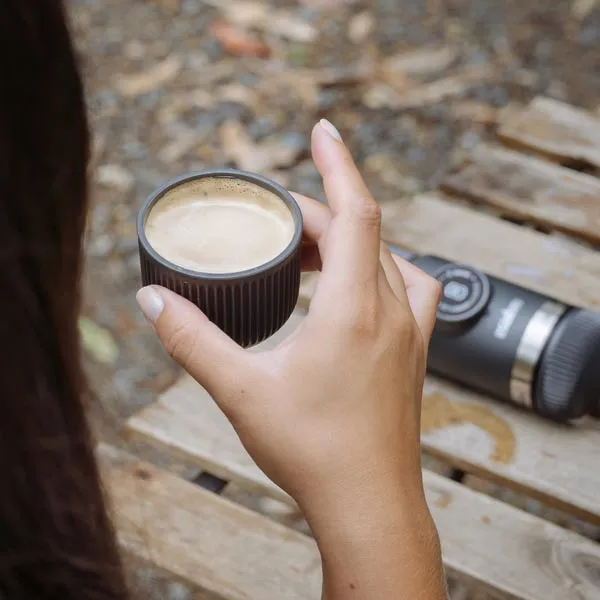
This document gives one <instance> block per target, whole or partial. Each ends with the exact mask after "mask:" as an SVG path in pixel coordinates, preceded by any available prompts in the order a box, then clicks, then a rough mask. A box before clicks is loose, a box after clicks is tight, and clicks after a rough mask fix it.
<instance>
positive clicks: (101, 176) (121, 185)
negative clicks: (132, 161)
mask: <svg viewBox="0 0 600 600" xmlns="http://www.w3.org/2000/svg"><path fill="white" fill-rule="evenodd" d="M96 182H97V183H99V184H100V185H105V186H107V187H112V188H115V189H117V190H119V191H121V192H127V191H129V190H131V188H133V186H134V184H135V179H134V177H133V174H132V173H131V172H130V171H128V170H127V169H126V168H125V167H122V166H120V165H102V166H100V167H98V169H97V170H96Z"/></svg>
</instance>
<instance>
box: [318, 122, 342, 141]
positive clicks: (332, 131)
mask: <svg viewBox="0 0 600 600" xmlns="http://www.w3.org/2000/svg"><path fill="white" fill-rule="evenodd" d="M319 125H321V127H322V128H323V129H324V130H325V131H326V132H327V133H328V134H329V135H330V136H331V137H332V138H333V139H334V140H336V141H337V142H342V143H343V141H344V140H342V136H341V134H340V132H339V131H338V130H337V128H336V126H335V125H334V124H333V123H331V122H330V121H328V120H327V119H321V121H320V122H319Z"/></svg>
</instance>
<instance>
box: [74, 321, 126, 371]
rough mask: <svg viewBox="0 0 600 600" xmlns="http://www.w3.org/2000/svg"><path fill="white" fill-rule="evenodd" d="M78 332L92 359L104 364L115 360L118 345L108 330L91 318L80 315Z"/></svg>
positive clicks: (112, 362)
mask: <svg viewBox="0 0 600 600" xmlns="http://www.w3.org/2000/svg"><path fill="white" fill-rule="evenodd" d="M79 333H80V335H81V344H82V346H83V348H84V349H85V350H86V352H88V353H89V354H90V356H91V357H92V358H93V359H94V360H96V361H97V362H99V363H102V364H105V365H113V364H114V363H115V362H116V361H117V358H119V347H118V346H117V343H116V342H115V340H114V338H113V336H112V334H111V333H110V331H108V330H107V329H104V328H102V327H100V325H98V324H97V323H94V321H92V320H91V319H88V318H86V317H81V318H80V319H79Z"/></svg>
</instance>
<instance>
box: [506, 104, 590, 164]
mask: <svg viewBox="0 0 600 600" xmlns="http://www.w3.org/2000/svg"><path fill="white" fill-rule="evenodd" d="M498 135H499V137H500V138H501V139H502V140H503V141H504V142H505V143H506V144H508V145H512V146H515V147H518V148H522V149H527V150H531V151H534V152H537V153H539V154H541V155H543V156H546V157H547V158H549V159H551V160H555V161H558V162H560V163H562V164H567V165H569V164H572V165H574V166H577V165H579V164H585V165H592V166H594V167H596V168H600V119H598V118H596V117H594V116H593V115H592V114H590V113H589V112H587V111H584V110H582V109H580V108H576V107H574V106H571V105H569V104H565V103H563V102H559V101H558V100H553V99H552V98H547V97H544V96H538V97H537V98H534V99H533V100H532V101H531V102H530V104H529V105H528V106H527V107H525V108H524V109H523V110H510V111H507V112H506V115H505V118H503V119H502V120H501V122H500V127H499V130H498Z"/></svg>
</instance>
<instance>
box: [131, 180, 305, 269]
mask: <svg viewBox="0 0 600 600" xmlns="http://www.w3.org/2000/svg"><path fill="white" fill-rule="evenodd" d="M209 177H214V178H221V179H241V180H242V181H247V182H248V183H253V184H255V185H258V186H259V187H261V188H263V189H266V190H267V191H270V192H272V193H274V194H275V195H277V196H278V197H279V198H280V199H281V200H282V201H283V202H284V203H285V204H286V206H287V207H288V209H289V210H290V212H291V213H292V217H293V219H294V224H295V229H294V235H293V237H292V239H291V241H290V243H289V244H288V245H287V247H286V248H285V249H284V250H283V251H282V252H280V253H279V254H278V255H277V256H275V257H273V258H272V259H271V260H270V261H268V262H266V263H263V264H262V265H259V266H257V267H252V268H251V269H246V270H244V271H235V272H231V273H205V272H203V271H193V270H191V269H186V268H185V267H182V266H180V265H177V264H175V263H173V262H171V261H170V260H167V259H166V258H165V257H164V256H162V255H161V254H159V253H158V252H156V250H154V248H153V247H152V245H151V244H150V242H149V241H148V238H147V237H146V232H145V222H146V219H147V217H148V215H149V214H150V210H151V209H152V208H153V207H154V205H155V204H156V203H157V202H159V201H160V200H161V199H162V198H163V197H164V196H166V195H167V194H168V193H169V192H170V191H171V190H173V189H175V188H176V187H178V186H180V185H183V184H185V183H188V182H190V181H194V180H196V179H206V178H209ZM137 235H138V240H139V242H140V244H142V245H143V247H144V250H145V251H146V252H147V253H148V254H149V255H150V256H151V257H152V259H153V260H155V261H156V262H158V263H159V264H161V265H162V266H163V267H165V268H168V269H170V270H171V271H175V272H176V273H178V274H180V275H185V276H186V277H189V278H191V279H203V280H206V279H210V280H215V281H230V280H236V279H241V278H248V277H253V276H255V275H259V274H261V273H264V272H266V271H269V270H270V269H272V268H273V267H276V266H277V265H279V264H281V263H283V262H285V261H286V260H287V259H288V258H289V257H290V256H292V255H293V254H294V252H296V250H297V248H298V246H299V245H300V242H301V241H302V235H303V218H302V211H301V210H300V206H299V205H298V203H297V202H296V200H295V199H294V197H293V196H292V194H291V193H290V192H289V191H288V190H286V189H285V188H284V187H283V186H281V185H279V184H278V183H277V182H276V181H273V180H272V179H269V178H268V177H265V176H263V175H259V174H258V173H250V172H248V171H241V170H237V169H206V170H202V171H192V172H190V173H185V174H183V175H179V176H178V177H175V178H173V179H171V180H170V181H168V182H167V183H165V184H164V185H162V186H161V187H159V188H158V189H156V190H155V191H154V192H152V193H151V194H150V196H148V198H147V199H146V200H145V202H144V204H143V205H142V207H141V208H140V210H139V211H138V216H137Z"/></svg>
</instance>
